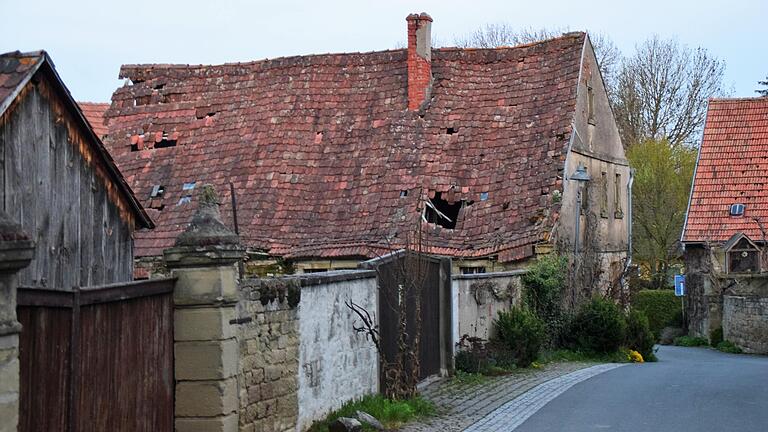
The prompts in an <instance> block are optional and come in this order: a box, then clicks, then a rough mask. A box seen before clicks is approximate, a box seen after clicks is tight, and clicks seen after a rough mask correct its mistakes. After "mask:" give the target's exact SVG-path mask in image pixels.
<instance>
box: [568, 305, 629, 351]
mask: <svg viewBox="0 0 768 432" xmlns="http://www.w3.org/2000/svg"><path fill="white" fill-rule="evenodd" d="M626 329H627V323H626V322H625V320H624V315H623V314H622V313H621V311H620V310H619V308H618V306H616V304H615V303H613V302H612V301H609V300H604V299H601V298H595V299H593V300H592V301H591V302H589V303H586V304H584V305H583V306H582V307H581V309H580V310H579V311H578V313H576V316H574V318H573V321H572V322H571V325H570V339H571V341H572V343H574V344H575V345H576V347H577V348H578V349H581V350H585V351H591V352H595V353H610V352H614V351H616V350H618V349H619V347H621V345H622V343H624V339H625V336H626Z"/></svg>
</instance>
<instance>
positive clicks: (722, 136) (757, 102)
mask: <svg viewBox="0 0 768 432" xmlns="http://www.w3.org/2000/svg"><path fill="white" fill-rule="evenodd" d="M767 173H768V98H765V97H764V98H747V99H713V100H710V102H709V110H708V111H707V121H706V124H705V126H704V137H703V139H702V142H701V148H700V150H699V161H698V164H697V166H696V173H695V175H694V181H693V189H692V191H691V200H690V205H689V208H688V215H687V218H686V224H685V230H684V232H683V242H707V241H713V242H723V241H726V240H728V239H729V238H730V237H731V236H732V235H733V234H735V233H736V232H743V233H745V234H747V235H748V236H750V237H751V238H752V239H753V240H758V241H760V240H765V238H764V236H765V234H764V229H765V228H766V224H768V174H767ZM736 203H741V204H744V205H745V206H746V211H745V212H744V216H731V215H730V206H731V204H736ZM761 225H762V228H761Z"/></svg>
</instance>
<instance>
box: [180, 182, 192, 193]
mask: <svg viewBox="0 0 768 432" xmlns="http://www.w3.org/2000/svg"><path fill="white" fill-rule="evenodd" d="M195 183H196V182H189V183H184V185H183V186H182V187H181V190H183V191H191V190H192V189H194V188H195Z"/></svg>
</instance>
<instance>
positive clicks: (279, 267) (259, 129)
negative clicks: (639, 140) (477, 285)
mask: <svg viewBox="0 0 768 432" xmlns="http://www.w3.org/2000/svg"><path fill="white" fill-rule="evenodd" d="M431 24H432V19H431V18H430V17H429V16H428V15H426V14H421V15H416V14H413V15H410V16H408V17H407V28H408V46H407V48H405V49H396V50H388V51H378V52H367V53H348V54H321V55H306V56H297V57H286V58H278V59H269V60H260V61H254V62H248V63H232V64H223V65H214V66H208V65H167V64H145V65H124V66H123V67H122V68H121V70H120V77H121V78H124V79H125V80H126V81H125V85H124V86H122V87H120V88H118V89H117V90H116V91H115V92H114V94H113V96H112V102H111V105H110V107H109V109H108V110H107V111H106V112H105V115H104V118H103V120H99V119H98V118H95V119H94V122H95V123H99V122H100V123H101V124H103V125H106V126H107V128H108V135H107V137H106V138H105V143H106V145H107V147H108V148H109V149H110V151H111V153H112V155H113V157H114V158H115V160H116V161H117V164H118V166H119V167H120V169H121V170H122V171H123V172H124V173H125V175H126V177H127V179H128V181H129V183H130V185H131V186H132V187H133V188H134V190H135V191H136V193H137V194H138V196H139V198H140V200H141V201H142V203H143V204H144V205H145V207H147V208H148V212H149V213H150V215H151V216H152V218H153V219H154V220H155V221H156V222H157V225H158V227H157V229H155V230H153V231H152V232H151V233H150V232H137V234H136V250H135V255H136V257H137V259H138V263H139V264H138V265H137V267H139V268H138V269H137V274H138V273H141V274H140V276H141V275H146V274H148V273H151V272H154V271H156V269H154V268H153V265H154V264H155V263H157V262H159V261H158V260H157V257H159V256H160V255H161V254H162V251H163V249H165V248H167V247H169V246H171V245H172V243H173V241H174V239H175V238H176V236H177V235H178V234H179V233H180V232H181V231H183V230H184V228H185V227H186V226H187V224H188V222H189V220H190V217H191V216H192V213H193V211H194V208H195V206H194V204H193V202H194V201H195V199H196V195H195V193H196V191H197V190H199V189H200V187H201V186H202V185H203V184H206V183H212V184H213V185H215V187H216V189H217V190H218V191H219V192H220V193H221V194H222V201H223V202H222V208H221V210H222V215H223V218H224V220H225V221H226V222H227V223H228V224H229V225H230V226H231V227H233V228H234V229H235V230H236V231H238V232H239V234H240V236H241V238H242V239H243V241H244V243H245V244H246V245H247V247H248V251H249V252H248V253H249V256H250V261H249V263H248V264H247V269H248V271H249V272H252V273H256V274H265V273H273V272H274V273H279V272H297V273H304V272H315V271H326V270H330V269H346V268H355V267H356V266H357V264H358V263H359V262H360V261H361V260H364V259H368V258H373V257H376V256H380V255H382V254H384V253H386V252H387V251H390V250H392V249H396V248H400V247H403V246H407V245H408V244H410V245H413V244H414V243H421V244H422V246H423V249H424V250H426V251H428V252H430V253H432V254H436V255H443V256H449V257H451V258H452V259H453V265H454V272H455V273H458V272H461V273H475V272H492V271H500V270H512V269H517V268H521V267H524V266H525V265H526V264H527V263H528V261H529V260H530V259H531V258H532V257H534V256H535V255H536V254H537V253H547V252H550V251H552V250H553V249H555V248H558V249H560V250H562V251H565V252H569V251H573V250H576V249H578V252H579V254H581V255H585V256H587V255H589V257H588V258H589V259H587V258H584V261H585V262H584V264H583V265H581V266H580V270H579V272H580V273H581V274H587V273H588V274H589V275H588V276H589V277H590V278H591V279H589V280H587V281H586V282H585V286H589V287H593V286H594V287H597V286H598V285H600V286H602V287H603V288H604V289H607V288H608V287H609V285H616V284H617V283H618V281H619V280H620V278H621V275H622V273H623V270H624V266H625V265H626V264H627V263H626V261H627V245H628V241H627V237H628V226H629V217H630V208H629V203H628V190H629V187H628V185H629V181H630V169H629V166H628V164H627V161H626V158H625V155H624V150H623V147H622V144H621V141H620V138H619V134H618V130H617V127H616V124H615V121H614V118H613V115H612V112H611V108H610V106H609V102H608V98H607V96H606V91H605V86H604V83H603V80H602V77H601V75H600V71H599V69H598V65H597V61H596V59H595V53H594V50H593V47H592V44H591V42H590V40H589V37H588V36H587V35H586V34H585V33H579V32H577V33H568V34H564V35H562V36H561V37H557V38H554V39H550V40H546V41H543V42H538V43H531V44H527V45H521V46H515V47H503V48H492V49H462V48H433V47H432V46H431V36H430V31H431ZM579 167H582V169H581V170H579V171H578V172H580V175H579V176H577V178H581V179H582V180H589V181H577V180H576V179H575V178H571V175H572V174H574V173H576V172H577V168H579ZM580 188H583V191H582V193H581V196H583V199H579V195H580V194H579V193H578V192H579V189H580ZM232 192H234V196H233V195H232ZM578 203H581V204H578ZM577 226H578V227H579V231H578V232H579V234H578V236H579V237H578V244H576V242H575V239H576V235H577V234H576V232H577ZM579 272H576V273H579Z"/></svg>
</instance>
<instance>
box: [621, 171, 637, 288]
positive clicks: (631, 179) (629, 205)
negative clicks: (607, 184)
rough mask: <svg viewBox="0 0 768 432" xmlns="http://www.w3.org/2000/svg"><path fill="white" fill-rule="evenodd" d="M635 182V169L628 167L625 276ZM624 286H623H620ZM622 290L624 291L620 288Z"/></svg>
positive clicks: (629, 244)
mask: <svg viewBox="0 0 768 432" xmlns="http://www.w3.org/2000/svg"><path fill="white" fill-rule="evenodd" d="M634 182H635V169H634V168H630V169H629V182H627V261H626V262H625V264H624V275H625V276H626V274H627V272H628V271H629V267H630V266H631V265H632V184H633V183H634ZM621 283H622V285H625V284H626V281H625V280H624V277H622V278H621ZM622 288H625V287H622ZM622 291H624V290H623V289H622Z"/></svg>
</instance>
